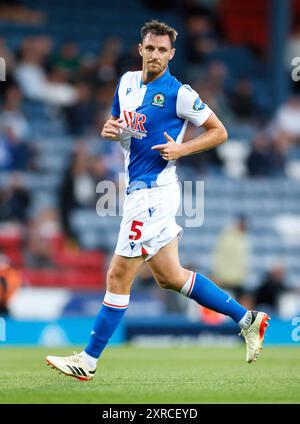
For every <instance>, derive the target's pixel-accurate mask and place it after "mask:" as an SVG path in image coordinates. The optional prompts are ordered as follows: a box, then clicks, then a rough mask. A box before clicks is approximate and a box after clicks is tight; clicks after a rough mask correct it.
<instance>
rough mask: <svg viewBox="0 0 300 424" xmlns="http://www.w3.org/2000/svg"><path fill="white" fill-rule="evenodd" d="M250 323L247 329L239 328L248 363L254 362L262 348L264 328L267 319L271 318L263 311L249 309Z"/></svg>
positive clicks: (265, 327) (266, 324) (266, 325)
mask: <svg viewBox="0 0 300 424" xmlns="http://www.w3.org/2000/svg"><path fill="white" fill-rule="evenodd" d="M251 314H252V323H251V324H250V325H249V327H248V328H247V329H244V330H241V332H240V335H242V336H243V337H244V339H245V342H246V348H247V354H246V361H247V362H248V363H249V364H250V363H251V362H255V361H256V360H257V358H258V355H259V354H260V352H261V350H262V348H263V346H262V345H263V341H264V336H265V332H266V329H267V327H268V325H269V324H268V320H270V319H271V318H270V317H269V316H268V315H267V314H265V313H264V312H256V311H251Z"/></svg>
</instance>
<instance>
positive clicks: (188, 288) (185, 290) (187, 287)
mask: <svg viewBox="0 0 300 424" xmlns="http://www.w3.org/2000/svg"><path fill="white" fill-rule="evenodd" d="M195 278H196V273H195V272H193V271H191V273H190V276H189V278H188V279H187V280H186V282H185V283H184V286H183V287H182V289H181V290H180V293H181V294H183V295H184V296H186V297H190V294H191V293H192V290H193V287H194V284H195Z"/></svg>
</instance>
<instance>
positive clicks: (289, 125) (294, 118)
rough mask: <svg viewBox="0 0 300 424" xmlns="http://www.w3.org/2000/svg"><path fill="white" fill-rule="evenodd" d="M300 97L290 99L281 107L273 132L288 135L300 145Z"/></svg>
mask: <svg viewBox="0 0 300 424" xmlns="http://www.w3.org/2000/svg"><path fill="white" fill-rule="evenodd" d="M299 116H300V96H293V97H290V98H289V100H288V101H287V103H284V104H283V105H281V106H280V108H279V110H278V111H277V114H276V116H275V119H274V128H273V131H274V133H276V132H277V131H282V132H285V133H287V134H288V135H289V136H290V137H292V139H293V140H294V142H296V143H300V119H299Z"/></svg>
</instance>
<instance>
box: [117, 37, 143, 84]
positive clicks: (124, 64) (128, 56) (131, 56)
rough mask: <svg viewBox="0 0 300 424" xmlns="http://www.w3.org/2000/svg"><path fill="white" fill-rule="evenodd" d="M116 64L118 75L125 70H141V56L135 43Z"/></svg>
mask: <svg viewBox="0 0 300 424" xmlns="http://www.w3.org/2000/svg"><path fill="white" fill-rule="evenodd" d="M116 66H117V74H118V77H120V76H122V75H123V74H124V73H125V72H128V71H139V70H140V69H141V56H140V54H139V51H138V48H137V46H136V44H135V43H134V44H133V45H132V46H131V47H130V49H129V51H126V52H125V53H124V54H122V55H121V56H120V57H119V59H118V61H117V65H116Z"/></svg>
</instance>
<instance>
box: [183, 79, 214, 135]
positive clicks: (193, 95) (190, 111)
mask: <svg viewBox="0 0 300 424" xmlns="http://www.w3.org/2000/svg"><path fill="white" fill-rule="evenodd" d="M176 113H177V116H179V118H182V119H187V120H188V121H189V122H191V123H192V124H194V125H196V127H200V126H201V125H203V124H204V122H205V121H206V120H207V119H208V118H209V117H210V115H211V114H212V113H213V111H212V110H211V109H210V108H209V107H208V106H207V105H206V104H205V103H204V102H203V101H202V100H201V99H200V97H199V94H198V93H197V92H196V91H195V90H193V89H192V88H191V87H190V86H189V85H182V86H181V87H180V88H179V90H178V94H177V103H176Z"/></svg>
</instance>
